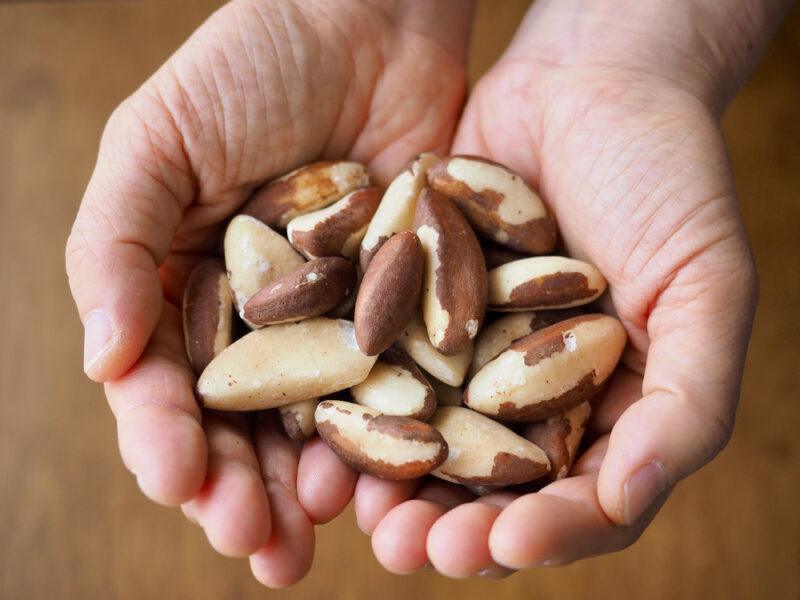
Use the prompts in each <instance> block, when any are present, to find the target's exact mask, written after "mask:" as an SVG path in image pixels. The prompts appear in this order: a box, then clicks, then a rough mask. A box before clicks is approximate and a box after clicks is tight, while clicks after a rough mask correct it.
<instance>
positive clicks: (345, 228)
mask: <svg viewBox="0 0 800 600" xmlns="http://www.w3.org/2000/svg"><path fill="white" fill-rule="evenodd" d="M378 202H380V191H379V190H378V188H375V187H368V188H361V189H359V190H356V191H354V192H350V193H349V194H347V196H345V197H344V198H342V199H341V200H339V201H337V202H336V203H334V204H332V205H330V206H328V207H327V208H323V209H320V210H317V211H314V212H311V213H307V214H304V215H300V216H299V217H295V218H294V219H292V220H291V221H290V222H289V225H288V226H287V227H286V236H287V237H288V238H289V241H290V242H291V244H292V246H294V247H295V249H296V250H297V251H298V252H300V253H302V254H303V255H305V256H306V257H307V258H320V257H322V256H342V257H344V258H346V259H348V260H355V259H356V258H357V257H358V249H359V246H360V244H361V240H362V238H363V237H364V233H366V231H367V225H369V221H370V219H371V218H372V215H373V214H375V210H376V209H377V208H378Z"/></svg>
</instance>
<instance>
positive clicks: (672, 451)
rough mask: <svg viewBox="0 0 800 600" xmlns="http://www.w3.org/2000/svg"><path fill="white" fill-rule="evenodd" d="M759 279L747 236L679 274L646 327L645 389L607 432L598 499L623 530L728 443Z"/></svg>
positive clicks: (719, 246) (700, 258)
mask: <svg viewBox="0 0 800 600" xmlns="http://www.w3.org/2000/svg"><path fill="white" fill-rule="evenodd" d="M756 295H757V280H756V273H755V267H754V266H753V261H752V256H751V255H750V251H749V248H748V247H747V243H746V241H745V239H744V235H743V234H742V235H740V236H737V237H736V239H729V240H725V241H722V242H719V243H717V244H716V245H714V246H712V248H710V249H709V250H707V251H706V252H705V253H703V254H700V255H697V256H696V257H695V258H694V259H693V260H691V261H690V262H688V263H687V264H686V265H684V266H683V267H681V268H680V269H679V270H678V271H677V272H676V273H675V275H674V278H673V279H672V280H671V281H670V283H669V285H668V287H667V288H666V289H665V290H664V291H663V292H662V293H661V294H660V296H659V297H658V300H657V301H656V303H655V305H654V308H653V310H652V312H651V314H650V317H649V319H648V323H647V329H648V334H649V336H650V347H649V350H648V353H647V366H646V368H645V373H644V381H643V385H642V392H643V395H644V396H643V398H641V399H640V400H638V401H637V402H635V403H633V404H632V405H631V406H630V407H629V408H628V409H627V410H626V411H625V412H624V413H623V414H622V416H621V417H620V418H619V420H618V421H617V422H616V424H615V425H614V428H613V430H612V432H611V436H610V440H609V445H608V452H607V453H606V456H605V459H604V460H603V463H602V466H601V468H600V474H599V480H598V497H599V500H600V504H601V506H602V507H603V510H604V511H605V513H606V514H607V516H608V517H609V518H610V519H611V520H612V521H614V522H616V523H618V524H623V525H630V524H632V523H633V522H635V521H636V520H637V518H638V517H639V516H640V515H641V514H642V513H644V512H645V510H646V509H647V508H648V507H649V506H650V505H651V504H652V502H653V501H654V500H655V499H656V497H657V496H658V495H659V494H660V493H661V492H663V491H664V490H666V489H667V488H670V487H672V486H673V485H675V484H676V483H677V482H678V481H680V480H681V479H683V478H685V477H686V476H688V475H689V474H691V473H692V472H694V471H696V470H697V469H699V468H700V467H701V466H703V465H704V464H706V463H707V462H709V461H710V460H711V459H712V458H713V457H714V456H715V455H716V454H717V453H718V452H719V451H720V450H721V449H722V448H723V447H724V446H725V444H726V443H727V441H728V439H729V438H730V435H731V432H732V429H733V422H734V415H735V412H736V406H737V403H738V399H739V386H740V382H741V376H742V370H743V368H744V359H745V354H746V350H747V342H748V339H749V337H750V329H751V327H752V321H753V313H754V310H755V305H756V302H757V300H756Z"/></svg>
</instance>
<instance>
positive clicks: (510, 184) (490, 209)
mask: <svg viewBox="0 0 800 600" xmlns="http://www.w3.org/2000/svg"><path fill="white" fill-rule="evenodd" d="M428 183H429V184H430V186H431V187H432V188H434V189H435V190H437V191H439V192H441V193H443V194H445V195H447V196H449V197H450V198H452V199H453V201H454V202H455V203H456V204H457V205H458V208H460V209H461V211H462V212H463V213H464V215H465V216H466V217H467V219H468V220H469V222H470V224H471V225H472V226H473V227H474V228H475V230H476V231H478V233H480V235H481V236H482V237H485V238H486V239H488V240H492V241H494V242H497V243H498V244H502V245H503V246H506V247H508V248H511V249H512V250H516V251H518V252H522V253H525V254H546V253H548V252H550V251H552V250H553V248H554V247H555V245H556V223H555V221H554V220H553V218H552V216H551V215H550V214H549V213H548V212H547V209H546V207H545V206H544V203H543V202H542V200H541V199H540V198H539V196H538V194H536V192H534V191H533V189H532V188H531V187H530V186H529V185H528V184H527V183H525V180H524V179H523V178H522V176H521V175H519V174H518V173H515V172H514V171H512V170H511V169H509V168H508V167H505V166H503V165H500V164H498V163H496V162H493V161H491V160H488V159H485V158H481V157H478V156H466V155H465V156H449V157H447V158H443V159H442V160H441V161H439V162H438V163H436V164H435V165H433V166H432V167H431V168H430V169H429V170H428ZM476 188H477V189H476Z"/></svg>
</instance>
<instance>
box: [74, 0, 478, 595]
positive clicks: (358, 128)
mask: <svg viewBox="0 0 800 600" xmlns="http://www.w3.org/2000/svg"><path fill="white" fill-rule="evenodd" d="M405 4H406V3H405V2H403V1H388V0H375V1H374V2H363V3H359V4H355V3H350V2H344V1H335V0H329V1H323V0H319V1H314V2H303V3H298V2H290V1H288V0H287V1H273V2H265V1H263V0H237V1H235V2H233V3H231V4H229V5H227V6H225V7H224V8H222V9H221V10H220V11H219V12H217V13H216V14H215V15H213V16H212V17H211V18H210V19H209V20H208V22H207V23H205V24H204V25H203V26H202V27H201V28H200V29H199V30H198V31H197V32H196V33H195V34H194V35H193V36H192V37H191V38H190V39H189V41H188V42H187V43H186V44H185V45H184V46H183V47H181V48H180V49H179V50H178V51H177V52H176V53H175V55H174V56H172V57H171V58H170V59H169V61H168V62H167V63H166V64H165V65H164V66H163V67H162V68H161V69H160V70H159V71H158V72H157V73H156V74H155V75H154V76H153V77H152V78H151V79H150V80H149V81H147V82H146V83H145V84H144V85H143V86H142V87H141V88H140V89H139V90H137V91H136V92H135V93H134V94H133V95H132V96H131V97H130V98H128V99H127V100H126V101H125V102H124V103H123V104H122V105H121V106H120V107H119V108H118V109H117V110H116V111H115V112H114V114H113V115H112V117H111V119H110V120H109V122H108V125H107V127H106V130H105V132H104V134H103V139H102V142H101V146H100V153H99V158H98V161H97V165H96V168H95V171H94V173H93V175H92V179H91V182H90V184H89V186H88V189H87V191H86V195H85V197H84V199H83V202H82V204H81V208H80V211H79V213H78V216H77V219H76V221H75V224H74V227H73V230H72V233H71V235H70V238H69V241H68V244H67V251H66V259H67V271H68V274H69V281H70V287H71V289H72V293H73V295H74V297H75V301H76V304H77V306H78V311H79V313H80V317H81V320H82V322H83V324H84V328H85V370H86V372H87V374H88V375H89V376H90V377H91V378H92V379H94V380H95V381H102V382H105V387H106V394H107V396H108V400H109V403H110V405H111V408H112V411H113V412H114V414H115V416H116V419H117V427H118V434H119V446H120V452H121V454H122V457H123V460H124V462H125V465H126V466H127V467H128V468H129V469H130V470H131V471H132V472H133V473H134V474H135V475H136V478H137V481H138V483H139V486H140V487H141V489H142V491H143V492H144V493H145V494H146V495H147V496H149V497H150V498H152V499H153V500H155V501H156V502H159V503H162V504H167V505H174V506H177V505H181V506H182V508H183V510H184V512H185V513H186V514H187V516H188V517H189V518H190V519H191V520H193V521H195V522H197V523H199V524H200V525H201V526H202V527H203V528H204V529H205V531H206V534H207V536H208V538H209V541H210V542H211V544H212V545H213V546H214V547H215V548H216V549H217V550H219V551H220V552H222V553H223V554H226V555H231V556H250V562H251V566H252V569H253V572H254V574H255V576H256V577H257V578H258V579H259V580H260V581H262V582H263V583H265V584H266V585H269V586H276V587H278V586H285V585H288V584H291V583H293V582H295V581H297V580H298V579H300V578H301V577H302V576H303V575H304V574H305V572H306V571H307V570H308V568H309V566H310V564H311V559H312V555H313V546H314V527H313V526H314V524H315V523H320V522H325V521H327V520H329V519H331V518H333V517H334V516H335V515H336V514H338V513H339V512H340V511H341V510H342V509H343V508H344V506H345V505H346V503H347V502H348V500H349V498H350V497H351V495H352V490H353V487H354V485H355V481H356V474H355V473H354V472H353V471H351V470H350V469H349V468H346V467H345V466H343V465H342V464H341V463H340V462H339V461H338V460H337V459H336V458H335V456H333V455H332V453H331V452H330V451H329V450H328V449H327V447H326V446H325V445H324V444H322V443H321V442H320V441H319V440H318V439H317V440H314V441H312V442H310V443H308V444H306V445H305V447H304V448H303V450H302V452H298V450H297V449H296V448H295V447H294V446H292V445H291V444H290V443H289V441H288V439H287V438H286V437H285V436H284V435H283V433H282V431H281V430H280V426H279V425H278V424H277V423H276V421H275V419H274V415H272V414H271V413H264V414H258V415H254V416H253V417H246V416H243V415H224V414H219V413H216V414H215V413H212V412H211V411H202V410H201V409H200V408H199V407H198V405H197V402H196V400H195V397H194V394H193V386H194V376H193V374H192V372H191V370H190V368H189V366H188V364H187V361H186V358H185V353H184V350H183V342H182V335H181V325H180V316H179V311H178V309H176V306H179V305H180V298H181V295H182V290H183V286H184V283H185V280H186V277H187V275H188V272H189V271H190V270H191V268H192V267H193V266H194V265H195V264H196V263H197V262H199V261H200V260H202V259H203V258H204V257H205V256H207V255H209V254H212V253H213V252H214V251H215V249H216V248H217V246H218V243H219V239H220V233H221V230H222V228H223V226H224V224H225V222H226V221H227V219H228V218H229V217H230V216H231V215H233V214H234V213H235V212H236V211H237V208H238V207H239V206H240V205H241V204H242V203H243V202H244V201H245V200H246V199H247V197H248V196H249V195H250V194H251V192H252V191H253V190H254V189H255V188H256V187H257V186H259V185H260V184H262V183H263V182H265V181H267V180H269V179H271V178H274V177H275V176H278V175H280V174H283V173H285V172H287V171H289V170H291V169H292V168H294V167H297V166H299V165H301V164H304V163H308V162H311V161H313V160H316V159H319V158H329V157H335V158H339V157H350V158H353V159H355V160H358V161H361V162H363V163H365V164H366V165H367V166H368V167H369V168H370V169H371V170H372V172H373V173H374V174H375V177H376V180H377V182H378V183H379V184H385V183H386V182H387V180H388V179H389V178H390V177H391V176H392V175H393V174H394V173H396V172H397V171H398V170H399V169H400V168H401V166H402V164H403V163H404V162H405V161H406V160H407V159H408V158H409V156H410V155H412V154H413V153H415V152H417V151H419V150H422V149H435V150H439V151H445V150H446V149H447V148H448V146H449V145H450V141H451V137H452V133H453V130H454V127H455V122H456V119H457V116H458V114H459V111H460V109H461V103H462V101H463V95H464V90H465V80H464V72H463V54H464V46H465V40H466V34H467V30H468V27H469V20H470V10H471V3H462V2H458V0H452V1H449V2H438V3H432V4H430V5H427V4H426V5H420V4H419V3H414V7H413V10H412V9H410V8H409V7H408V6H406V5H405ZM444 21H446V22H447V23H448V27H446V28H442V27H438V26H437V24H438V23H441V22H444Z"/></svg>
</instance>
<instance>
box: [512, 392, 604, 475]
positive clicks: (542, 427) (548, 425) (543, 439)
mask: <svg viewBox="0 0 800 600" xmlns="http://www.w3.org/2000/svg"><path fill="white" fill-rule="evenodd" d="M591 414H592V407H591V405H590V404H589V403H588V402H584V403H583V404H579V405H578V406H576V407H575V408H571V409H570V410H568V411H567V412H565V413H564V414H561V415H554V416H552V417H549V418H548V419H547V420H545V421H537V422H536V423H528V424H527V425H526V426H525V428H524V429H523V430H522V435H523V436H524V437H525V438H526V439H527V440H530V441H531V442H533V443H534V444H536V445H537V446H539V447H540V448H541V449H542V450H544V452H545V454H547V458H549V459H550V472H549V473H548V474H547V476H548V478H549V479H550V480H551V481H555V480H557V479H563V478H564V477H566V476H567V475H568V474H569V471H570V469H571V468H572V463H573V462H574V461H575V453H576V452H577V451H578V445H580V443H581V438H582V437H583V434H584V432H585V431H586V425H587V423H588V422H589V416H590V415H591Z"/></svg>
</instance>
